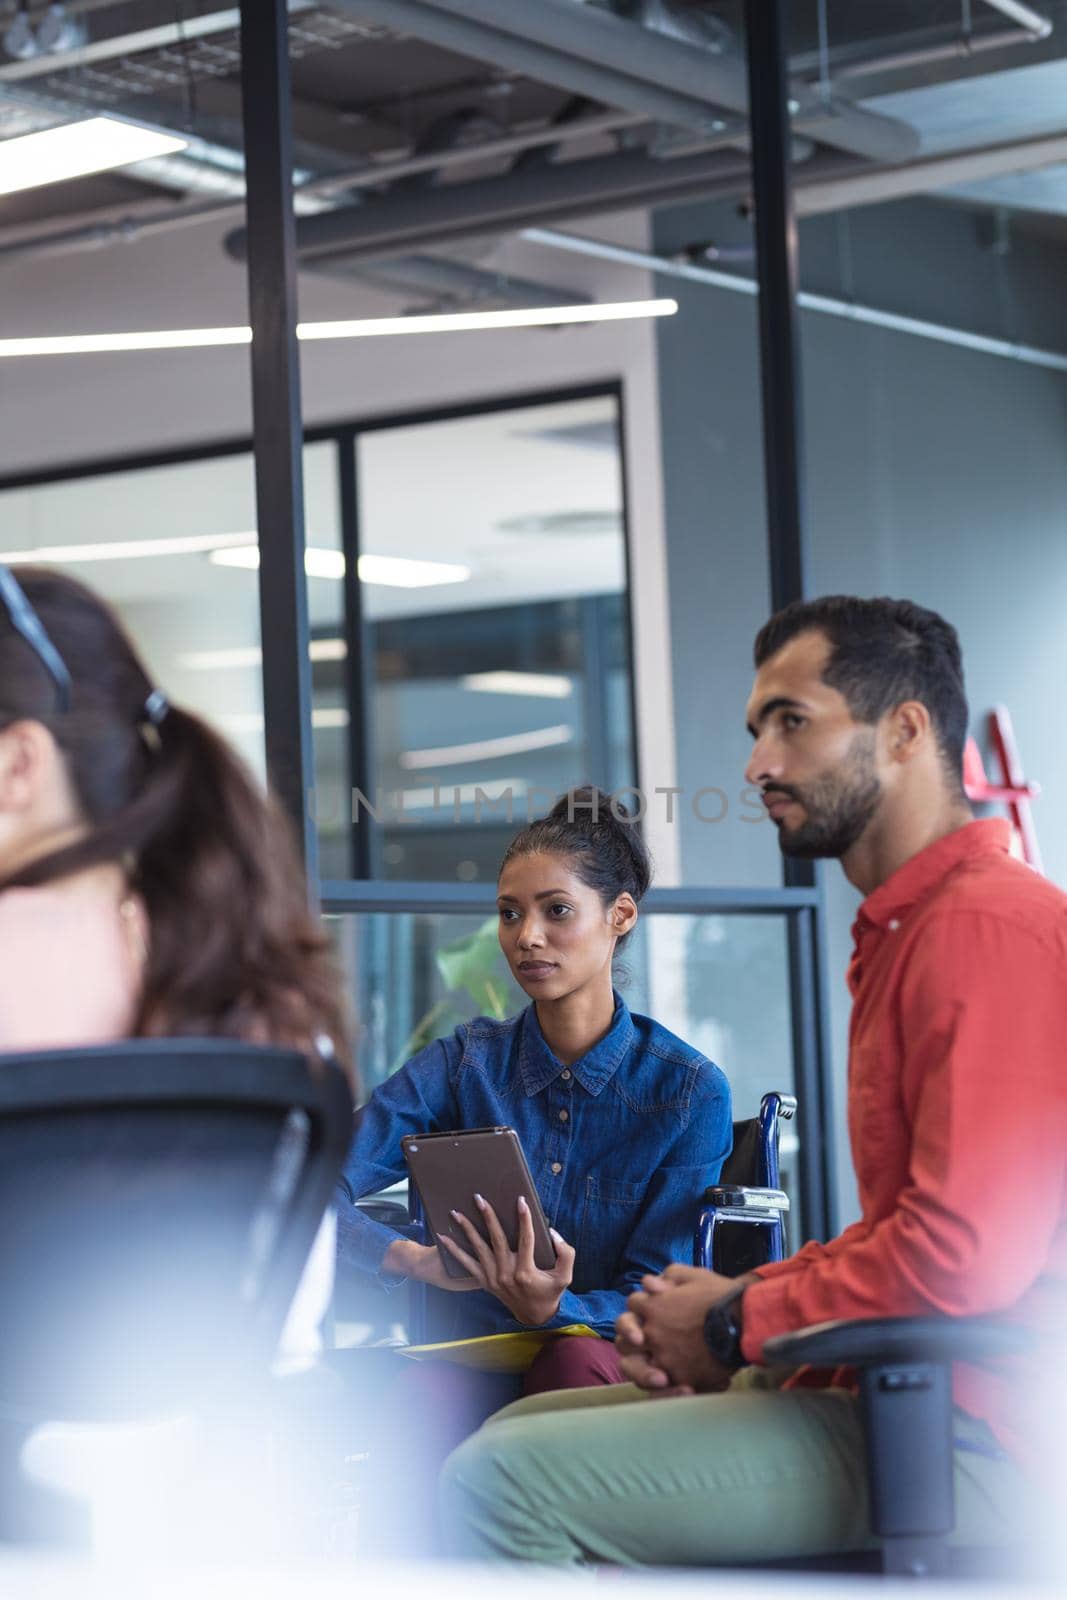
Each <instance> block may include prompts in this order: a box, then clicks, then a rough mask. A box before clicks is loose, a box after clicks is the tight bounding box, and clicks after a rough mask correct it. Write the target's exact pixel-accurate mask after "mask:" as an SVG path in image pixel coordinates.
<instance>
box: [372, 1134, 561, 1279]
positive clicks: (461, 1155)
mask: <svg viewBox="0 0 1067 1600" xmlns="http://www.w3.org/2000/svg"><path fill="white" fill-rule="evenodd" d="M400 1146H401V1149H402V1150H403V1152H404V1159H405V1161H406V1162H407V1164H408V1172H409V1173H410V1174H411V1180H412V1182H413V1183H414V1185H415V1187H416V1189H417V1190H418V1192H419V1199H420V1200H421V1201H422V1209H423V1212H424V1213H425V1216H426V1220H427V1222H428V1223H429V1225H430V1228H431V1230H432V1232H433V1234H434V1236H435V1237H437V1236H439V1235H443V1234H446V1235H447V1236H448V1237H449V1238H450V1239H452V1240H454V1241H455V1243H456V1244H458V1245H459V1247H460V1248H461V1249H462V1250H466V1251H467V1253H468V1254H470V1248H471V1247H470V1241H469V1240H468V1238H467V1236H466V1234H465V1233H464V1231H463V1229H462V1228H461V1227H460V1225H459V1223H458V1222H457V1221H456V1220H455V1218H454V1217H453V1216H452V1212H453V1210H455V1211H462V1213H463V1215H464V1216H465V1217H466V1218H467V1219H468V1221H469V1222H472V1223H473V1224H474V1226H475V1227H476V1228H477V1230H478V1232H479V1233H480V1234H481V1236H482V1238H483V1239H485V1240H486V1242H487V1243H488V1240H489V1233H488V1229H487V1228H486V1225H485V1221H484V1219H483V1217H482V1214H481V1212H480V1211H479V1209H478V1206H477V1203H476V1202H475V1199H474V1196H475V1194H480V1195H481V1196H482V1198H483V1199H485V1200H488V1202H489V1204H490V1205H491V1206H492V1208H493V1210H494V1211H495V1212H496V1214H497V1217H498V1218H499V1219H500V1226H501V1227H502V1228H503V1230H504V1235H505V1237H506V1239H507V1241H508V1244H509V1245H510V1246H511V1248H512V1249H513V1250H514V1249H516V1248H517V1247H518V1239H519V1211H518V1202H519V1196H520V1195H524V1196H525V1197H526V1203H527V1205H528V1206H529V1208H530V1216H531V1218H532V1220H533V1228H534V1262H535V1264H536V1265H537V1266H538V1267H541V1268H542V1269H543V1270H544V1271H545V1272H550V1271H551V1270H552V1268H553V1267H554V1266H555V1264H556V1248H555V1245H554V1244H553V1243H552V1239H551V1236H550V1234H549V1231H548V1223H547V1222H546V1221H545V1214H544V1212H543V1211H542V1209H541V1201H540V1199H539V1197H538V1194H537V1189H536V1187H535V1185H534V1182H533V1179H532V1178H531V1177H530V1169H529V1167H528V1166H527V1165H526V1157H525V1156H524V1155H523V1153H522V1145H521V1144H520V1143H519V1137H518V1134H517V1133H516V1132H515V1129H514V1128H465V1129H459V1130H457V1131H456V1132H454V1133H424V1134H415V1133H409V1134H407V1135H405V1137H404V1138H403V1139H401V1141H400ZM437 1248H438V1251H439V1252H440V1256H441V1260H442V1261H443V1262H444V1265H445V1271H446V1272H447V1273H448V1275H449V1277H450V1278H463V1279H469V1277H470V1274H469V1273H468V1272H465V1271H464V1270H463V1268H462V1266H461V1265H460V1263H459V1262H458V1261H457V1260H456V1259H455V1257H454V1256H453V1255H451V1254H450V1253H449V1251H447V1250H446V1249H445V1248H444V1246H443V1245H441V1244H438V1246H437Z"/></svg>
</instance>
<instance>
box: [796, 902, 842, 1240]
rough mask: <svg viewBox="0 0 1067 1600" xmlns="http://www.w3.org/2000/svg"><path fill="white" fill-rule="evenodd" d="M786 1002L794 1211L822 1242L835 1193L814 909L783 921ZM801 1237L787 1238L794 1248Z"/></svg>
mask: <svg viewBox="0 0 1067 1600" xmlns="http://www.w3.org/2000/svg"><path fill="white" fill-rule="evenodd" d="M788 929H789V1002H790V1018H791V1022H792V1034H793V1038H792V1044H793V1063H794V1078H793V1082H794V1088H795V1090H796V1096H797V1130H798V1133H799V1136H800V1170H799V1173H798V1187H799V1189H800V1210H801V1216H802V1219H803V1224H804V1233H803V1238H804V1239H825V1238H826V1237H827V1234H828V1233H829V1232H830V1231H831V1230H832V1229H833V1227H834V1222H835V1212H836V1205H835V1200H836V1194H835V1185H834V1182H833V1130H832V1128H831V1126H830V1117H831V1111H832V1108H831V1105H830V1093H829V1084H828V1082H827V1071H826V1068H827V1065H828V1062H829V1055H828V1052H827V1050H826V1041H825V1039H824V1038H823V1037H822V1018H823V1015H824V1010H823V985H822V983H821V982H820V973H819V948H820V940H819V934H820V925H819V908H818V907H811V906H809V907H806V908H805V909H803V910H801V911H793V912H791V913H790V915H789V917H788ZM802 1243H803V1239H801V1238H797V1237H796V1236H794V1237H793V1245H794V1247H795V1248H797V1249H799V1247H800V1245H801V1244H802Z"/></svg>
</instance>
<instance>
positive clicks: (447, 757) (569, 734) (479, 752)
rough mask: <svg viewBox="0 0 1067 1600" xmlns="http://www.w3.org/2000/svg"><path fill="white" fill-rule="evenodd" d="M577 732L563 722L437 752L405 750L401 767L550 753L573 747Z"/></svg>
mask: <svg viewBox="0 0 1067 1600" xmlns="http://www.w3.org/2000/svg"><path fill="white" fill-rule="evenodd" d="M573 738H574V729H573V728H571V727H569V726H568V725H567V723H565V722H561V723H559V724H557V726H556V727H554V728H533V729H532V730H531V731H530V732H529V733H508V734H505V735H504V736H503V737H502V738H499V739H476V740H474V742H473V743H472V744H446V745H439V746H438V747H437V748H436V749H434V750H405V751H404V752H403V753H402V754H401V756H400V757H399V765H400V766H402V767H404V768H406V769H407V770H408V771H421V770H422V769H423V768H424V767H451V766H456V765H458V764H459V763H460V762H462V761H490V760H492V759H493V758H494V757H496V756H520V755H525V754H526V753H527V751H530V750H548V749H551V747H552V746H553V745H557V744H570V742H571V740H572V739H573Z"/></svg>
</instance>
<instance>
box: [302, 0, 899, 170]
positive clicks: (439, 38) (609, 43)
mask: <svg viewBox="0 0 1067 1600" xmlns="http://www.w3.org/2000/svg"><path fill="white" fill-rule="evenodd" d="M333 4H334V7H335V9H337V10H339V11H343V12H345V13H347V14H349V15H352V16H355V17H359V18H361V19H362V20H363V21H366V22H378V23H382V24H384V25H385V26H386V27H388V28H392V29H394V30H398V31H401V32H403V33H408V34H412V35H414V37H416V38H419V39H425V40H427V41H428V42H429V43H431V44H436V45H438V46H440V47H441V48H443V49H446V50H454V51H457V52H458V53H459V54H461V55H466V56H469V57H472V58H473V59H474V60H476V61H489V62H492V63H493V64H494V65H496V66H498V67H503V68H505V69H507V70H509V71H514V72H521V73H522V74H524V76H527V77H530V78H533V79H535V80H536V81H538V82H541V83H551V84H554V85H556V86H557V87H559V88H563V89H569V90H570V91H571V93H573V94H583V95H587V96H589V97H590V98H592V99H595V100H599V101H601V102H603V103H604V104H605V105H609V106H615V107H617V108H618V109H619V110H622V111H636V112H640V113H641V114H642V115H644V116H647V117H650V118H653V119H655V120H657V121H661V122H665V123H667V124H670V125H674V126H678V125H680V126H682V127H692V128H697V129H698V130H705V129H706V128H707V127H708V124H709V121H711V120H712V119H714V118H715V117H716V116H717V115H719V114H721V112H722V111H723V110H727V111H735V112H747V108H748V89H747V84H746V79H745V66H744V62H743V61H742V60H741V59H740V58H738V57H727V56H722V55H716V54H715V53H714V52H712V51H710V50H702V49H699V48H697V47H694V46H693V45H691V44H684V43H681V42H679V41H678V40H675V39H671V38H669V37H667V36H666V35H665V34H661V33H657V32H655V31H654V30H652V29H650V28H646V27H643V26H642V25H641V24H640V23H637V22H628V21H626V20H624V19H623V18H622V17H617V16H614V15H613V14H611V13H609V12H606V11H600V10H596V9H594V8H592V7H590V6H585V5H578V4H575V0H536V3H535V4H534V3H531V0H333ZM792 90H793V95H794V100H795V103H796V108H797V109H796V113H795V117H794V126H795V127H796V129H797V131H798V132H803V133H805V134H808V135H809V136H810V137H812V138H814V139H818V140H820V141H821V142H822V143H825V144H829V145H833V146H835V147H837V148H839V149H843V150H848V151H850V152H851V153H853V154H856V155H862V156H865V157H867V158H868V159H870V160H876V161H902V160H905V159H907V157H908V156H910V155H912V154H914V152H915V151H916V149H917V148H918V135H917V134H916V133H915V131H914V130H913V129H912V128H910V127H908V125H907V124H906V123H903V122H899V121H897V120H895V119H893V118H890V117H883V116H879V115H877V114H875V113H872V112H868V111H864V110H862V109H861V108H858V107H856V106H853V105H851V104H849V103H848V102H833V103H831V104H830V105H829V106H827V105H825V104H824V103H823V101H822V100H821V99H820V98H819V96H818V95H817V93H816V92H815V91H814V90H813V89H812V88H811V87H810V86H808V85H806V84H803V83H795V84H794V85H793V86H792Z"/></svg>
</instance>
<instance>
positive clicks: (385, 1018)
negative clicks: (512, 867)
mask: <svg viewBox="0 0 1067 1600" xmlns="http://www.w3.org/2000/svg"><path fill="white" fill-rule="evenodd" d="M330 923H331V927H332V929H333V931H334V934H335V937H336V939H337V943H338V948H339V950H340V953H341V959H342V963H343V966H344V970H345V973H346V975H347V977H348V987H349V993H350V994H351V995H352V997H353V1003H354V1005H355V1007H356V1011H357V1016H358V1018H359V1022H360V1041H359V1063H358V1064H359V1070H360V1074H361V1077H362V1083H363V1089H364V1092H368V1091H369V1090H371V1089H373V1088H374V1087H375V1085H376V1084H378V1083H381V1082H382V1080H383V1079H384V1078H385V1077H387V1076H388V1075H389V1073H390V1072H393V1071H395V1070H396V1068H397V1067H398V1066H400V1065H402V1063H403V1062H404V1061H406V1060H407V1059H408V1057H409V1056H410V1055H412V1054H413V1053H414V1051H415V1050H416V1049H419V1048H421V1047H422V1045H424V1044H426V1043H429V1041H430V1040H432V1039H435V1038H439V1037H441V1036H442V1035H444V1034H447V1033H449V1032H450V1031H451V1030H452V1029H453V1028H454V1027H455V1026H456V1024H457V1023H459V1022H462V1021H465V1020H466V1019H468V1018H470V1017H474V1016H477V1015H479V1014H483V1015H484V1014H489V1015H492V1016H497V1017H506V1016H514V1015H515V1014H516V1012H518V1011H519V1010H521V1009H522V1007H523V1006H524V1005H525V1004H526V996H525V995H524V994H523V992H522V990H521V989H519V987H518V985H517V984H516V983H515V982H514V981H513V980H512V978H511V975H510V973H509V971H508V968H507V964H506V962H505V960H504V957H503V955H502V953H501V950H500V947H499V944H498V942H497V936H496V916H495V914H492V915H489V916H480V915H477V914H474V915H467V916H457V915H454V914H449V915H443V914H432V915H431V914H422V913H385V912H374V913H360V914H350V915H345V916H338V917H332V918H331V919H330ZM616 982H617V985H618V987H619V990H620V993H621V994H622V995H623V997H624V999H625V1000H626V1003H627V1005H628V1006H629V1007H630V1009H631V1010H633V1011H638V1012H643V1013H645V1014H646V1015H651V1016H654V1017H655V1018H656V1019H657V1020H658V1021H659V1022H662V1023H663V1024H664V1026H665V1027H668V1028H670V1029H671V1031H672V1032H673V1033H676V1034H678V1036H679V1037H680V1038H682V1039H685V1040H686V1041H687V1042H688V1043H690V1044H693V1045H695V1046H697V1048H698V1049H700V1050H702V1051H703V1052H704V1054H705V1055H707V1056H709V1057H710V1058H711V1059H712V1060H713V1061H715V1062H717V1063H718V1065H719V1066H720V1067H721V1068H722V1069H723V1071H724V1072H725V1073H726V1075H727V1077H728V1078H729V1080H730V1085H731V1088H732V1091H733V1100H734V1116H735V1118H737V1119H738V1120H740V1119H741V1118H746V1117H753V1116H755V1115H756V1113H757V1112H758V1110H759V1103H760V1098H761V1096H762V1095H763V1094H765V1093H766V1091H767V1090H768V1089H781V1090H783V1091H784V1092H787V1093H791V1092H792V1090H793V1063H792V1041H791V1033H790V1009H789V966H788V946H787V934H786V925H785V919H784V918H783V917H772V916H676V915H666V914H660V915H657V914H655V913H648V914H646V915H645V916H643V917H642V919H641V921H640V922H639V923H638V926H637V930H636V932H635V935H634V942H633V944H632V945H631V946H629V947H628V948H627V949H626V950H625V951H624V953H623V956H622V958H620V961H619V963H618V965H617V969H616ZM797 1152H798V1145H797V1139H796V1132H795V1124H787V1125H786V1126H785V1128H784V1130H783V1136H782V1148H781V1155H782V1182H783V1187H784V1188H786V1189H787V1190H788V1191H789V1193H790V1197H791V1199H792V1202H793V1207H794V1209H793V1211H792V1213H791V1218H790V1237H791V1238H793V1239H797V1240H799V1239H800V1238H802V1237H803V1233H802V1232H801V1231H800V1228H801V1223H800V1219H799V1215H798V1212H797V1209H796V1208H797V1206H798V1205H799V1194H798V1190H797V1185H796V1161H797Z"/></svg>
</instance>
